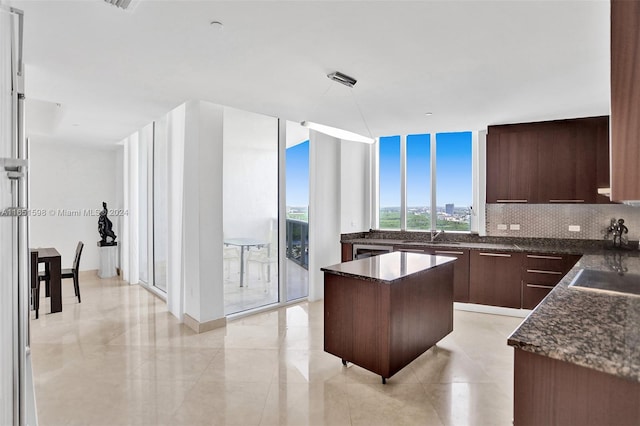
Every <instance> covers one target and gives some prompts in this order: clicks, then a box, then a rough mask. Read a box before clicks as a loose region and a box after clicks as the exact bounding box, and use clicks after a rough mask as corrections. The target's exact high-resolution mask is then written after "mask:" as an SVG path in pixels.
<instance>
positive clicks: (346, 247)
mask: <svg viewBox="0 0 640 426" xmlns="http://www.w3.org/2000/svg"><path fill="white" fill-rule="evenodd" d="M341 245H342V254H341V256H340V257H341V259H342V260H341V261H342V262H349V261H350V260H353V244H351V243H342V244H341Z"/></svg>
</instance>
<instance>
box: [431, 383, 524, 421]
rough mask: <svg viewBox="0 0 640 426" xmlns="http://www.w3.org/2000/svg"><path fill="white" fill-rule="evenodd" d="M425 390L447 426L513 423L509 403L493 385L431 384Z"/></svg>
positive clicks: (510, 404)
mask: <svg viewBox="0 0 640 426" xmlns="http://www.w3.org/2000/svg"><path fill="white" fill-rule="evenodd" d="M424 388H425V390H426V392H427V394H428V396H429V400H430V401H431V403H432V404H433V406H434V407H435V409H436V411H437V412H438V415H439V416H440V418H441V419H442V420H443V422H444V423H445V424H446V425H455V426H458V425H459V426H472V425H478V426H490V425H496V426H497V425H510V424H512V418H513V417H512V403H511V399H510V398H508V397H507V396H506V395H502V394H501V392H500V391H499V389H498V387H497V385H496V384H494V383H431V384H425V385H424Z"/></svg>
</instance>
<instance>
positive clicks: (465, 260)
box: [425, 248, 469, 303]
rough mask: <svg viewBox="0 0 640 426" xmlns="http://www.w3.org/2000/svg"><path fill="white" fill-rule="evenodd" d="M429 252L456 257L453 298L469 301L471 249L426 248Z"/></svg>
mask: <svg viewBox="0 0 640 426" xmlns="http://www.w3.org/2000/svg"><path fill="white" fill-rule="evenodd" d="M425 252H426V253H427V254H435V255H436V256H449V257H455V258H456V259H458V260H456V261H455V262H454V263H453V300H455V301H456V302H465V303H466V302H468V301H469V250H458V249H444V248H442V249H435V248H430V249H427V250H425Z"/></svg>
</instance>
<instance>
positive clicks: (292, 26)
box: [0, 0, 610, 145]
mask: <svg viewBox="0 0 640 426" xmlns="http://www.w3.org/2000/svg"><path fill="white" fill-rule="evenodd" d="M0 3H4V4H8V5H11V6H14V7H16V8H18V9H22V10H23V11H24V19H25V32H24V61H25V64H26V84H25V86H26V96H27V99H28V101H27V128H28V133H30V135H31V137H32V138H34V139H38V140H42V141H50V142H70V143H83V144H84V143H86V144H100V145H104V144H110V145H115V144H116V143H117V142H118V141H120V140H122V139H123V138H125V137H127V136H128V135H130V134H132V133H133V132H135V131H137V130H138V129H140V128H142V127H143V126H145V125H146V124H148V123H150V122H151V121H153V120H156V119H158V118H159V117H161V116H162V115H163V114H165V113H166V112H168V111H169V110H171V109H173V108H174V107H176V106H178V105H180V104H181V103H183V102H184V101H187V100H192V99H200V100H206V101H211V102H214V103H218V104H222V105H228V106H232V107H236V108H241V109H245V110H248V111H253V112H258V113H262V114H267V115H271V116H276V117H280V118H284V119H288V120H292V121H302V120H311V121H316V122H319V123H323V124H329V125H333V126H337V127H342V128H344V129H347V130H350V131H354V132H358V133H363V134H369V130H370V133H371V134H372V135H373V136H384V135H393V134H411V133H428V132H436V131H437V132H446V131H462V130H479V129H483V128H486V126H487V125H490V124H501V123H513V122H525V121H537V120H547V119H557V118H571V117H585V116H594V115H606V114H608V113H609V92H610V88H609V2H608V1H584V0H583V1H579V0H578V1H543V0H540V1H520V0H518V1H514V0H512V1H482V0H476V1H452V0H448V1H411V2H409V1H398V0H394V1H326V0H325V1H302V0H300V1H264V0H263V1H255V2H249V1H188V0H181V1H177V0H175V1H159V0H137V1H136V2H135V3H134V7H133V8H132V9H131V10H122V9H119V8H117V7H115V6H111V5H109V4H107V3H105V2H104V1H103V0H81V1H80V0H76V1H56V0H46V1H34V0H28V1H27V0H24V1H9V0H5V1H2V0H0ZM211 21H220V22H222V23H223V25H224V28H223V29H222V30H220V29H216V28H214V27H213V26H212V25H210V22H211ZM333 71H341V72H343V73H345V74H348V75H350V76H352V77H354V78H356V79H357V80H358V82H357V84H356V85H355V87H354V88H353V89H349V88H347V87H345V86H342V85H340V84H339V83H335V82H332V81H331V80H329V79H328V78H327V77H326V75H327V74H328V73H330V72H333ZM30 100H31V101H32V105H31V108H30V105H29V102H30ZM58 104H59V105H58ZM47 105H48V106H49V108H47V107H46V106H47ZM35 106H37V108H36V107H35ZM360 111H361V114H360ZM427 112H431V113H433V115H430V116H428V115H426V114H425V113H427ZM50 115H53V117H52V116H50ZM363 118H364V119H363ZM367 127H368V128H369V130H367Z"/></svg>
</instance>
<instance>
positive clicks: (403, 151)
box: [400, 135, 407, 231]
mask: <svg viewBox="0 0 640 426" xmlns="http://www.w3.org/2000/svg"><path fill="white" fill-rule="evenodd" d="M400 229H401V230H402V231H405V230H406V229H407V136H406V135H402V136H400Z"/></svg>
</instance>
